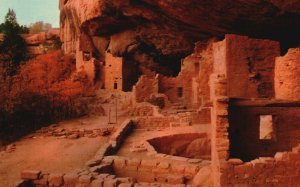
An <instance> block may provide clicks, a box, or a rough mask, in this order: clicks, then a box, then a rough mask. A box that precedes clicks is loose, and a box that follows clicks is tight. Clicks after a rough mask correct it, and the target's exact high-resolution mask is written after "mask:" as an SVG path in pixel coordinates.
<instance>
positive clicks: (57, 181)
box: [49, 173, 63, 187]
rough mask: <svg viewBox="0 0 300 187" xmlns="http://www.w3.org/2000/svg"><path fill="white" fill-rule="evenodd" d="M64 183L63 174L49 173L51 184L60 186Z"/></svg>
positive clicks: (51, 185)
mask: <svg viewBox="0 0 300 187" xmlns="http://www.w3.org/2000/svg"><path fill="white" fill-rule="evenodd" d="M61 185H63V174H60V173H53V174H50V175H49V186H50V187H60V186H61Z"/></svg>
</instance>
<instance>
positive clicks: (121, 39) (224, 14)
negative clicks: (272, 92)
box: [61, 0, 300, 69]
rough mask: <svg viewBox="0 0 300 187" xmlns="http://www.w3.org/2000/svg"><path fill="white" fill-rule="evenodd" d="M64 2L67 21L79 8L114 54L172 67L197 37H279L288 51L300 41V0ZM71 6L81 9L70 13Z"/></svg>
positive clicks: (88, 27) (82, 20)
mask: <svg viewBox="0 0 300 187" xmlns="http://www.w3.org/2000/svg"><path fill="white" fill-rule="evenodd" d="M61 1H64V2H67V3H66V5H65V6H64V8H61V18H63V19H62V22H64V21H63V20H64V19H65V18H68V17H69V18H68V19H69V20H72V19H73V20H74V12H76V13H75V14H76V15H77V16H78V23H79V27H80V28H81V31H83V32H84V33H86V34H87V35H89V36H99V37H105V38H107V40H108V41H109V42H107V43H109V46H108V49H109V51H111V53H112V54H113V55H114V56H128V55H127V54H134V55H132V57H133V58H136V59H134V60H136V61H139V62H141V64H146V63H145V62H149V61H150V60H147V59H149V58H150V59H152V61H153V62H154V64H155V63H158V64H160V65H163V62H164V63H165V66H167V67H170V64H172V62H174V61H176V63H177V64H178V62H180V59H181V58H183V57H185V56H187V55H188V54H191V53H192V52H193V49H194V43H195V42H196V41H199V40H206V39H208V38H212V37H218V38H222V37H224V35H225V34H227V33H233V34H240V35H248V36H250V37H256V38H266V39H273V40H278V41H280V42H281V44H282V47H283V49H284V50H286V49H287V48H290V47H296V46H298V45H299V44H300V34H299V33H300V0H289V1H288V0H89V1H87V0H68V1H65V0H61ZM66 7H67V8H69V9H70V10H71V9H73V10H75V11H69V12H73V13H69V15H68V14H64V12H67V11H64V9H66ZM75 17H76V16H75ZM76 19H77V18H76ZM102 48H106V46H103V47H102ZM136 49H137V50H138V54H137V52H136ZM132 51H135V52H132ZM141 53H142V54H146V57H144V56H145V55H144V56H141V55H139V54H141ZM145 59H146V60H145ZM173 64H174V63H173ZM152 66H153V65H152ZM159 68H160V69H162V68H161V67H159ZM154 69H157V68H154Z"/></svg>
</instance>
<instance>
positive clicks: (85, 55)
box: [82, 52, 92, 61]
mask: <svg viewBox="0 0 300 187" xmlns="http://www.w3.org/2000/svg"><path fill="white" fill-rule="evenodd" d="M91 57H92V55H91V53H90V52H83V57H82V58H83V60H84V61H89V60H91Z"/></svg>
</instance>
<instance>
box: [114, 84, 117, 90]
mask: <svg viewBox="0 0 300 187" xmlns="http://www.w3.org/2000/svg"><path fill="white" fill-rule="evenodd" d="M114 89H115V90H116V89H118V83H116V82H115V83H114Z"/></svg>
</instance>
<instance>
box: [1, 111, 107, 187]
mask: <svg viewBox="0 0 300 187" xmlns="http://www.w3.org/2000/svg"><path fill="white" fill-rule="evenodd" d="M105 125H107V119H106V117H83V118H79V119H75V120H69V121H64V122H60V123H58V127H59V128H65V129H93V128H101V127H104V126H105ZM29 137H31V138H28V137H27V138H23V139H21V140H19V141H17V142H14V144H15V145H16V149H15V150H14V151H12V152H6V151H2V152H0V187H13V186H15V183H16V182H17V181H19V180H20V173H21V171H22V170H25V169H38V170H42V171H45V172H51V173H65V172H69V171H72V170H74V169H79V168H82V167H84V164H85V162H86V161H87V160H89V159H90V158H91V157H93V156H94V155H95V153H96V152H97V150H98V149H99V148H100V147H101V145H103V144H104V143H105V142H107V141H108V137H101V136H100V137H96V138H88V137H82V138H79V139H62V138H58V137H54V136H34V134H31V135H29Z"/></svg>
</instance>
